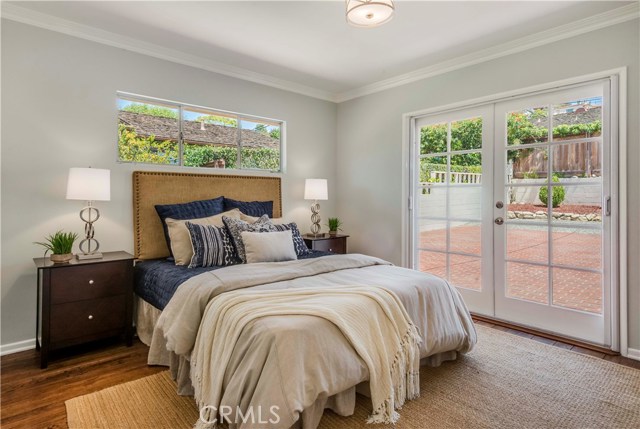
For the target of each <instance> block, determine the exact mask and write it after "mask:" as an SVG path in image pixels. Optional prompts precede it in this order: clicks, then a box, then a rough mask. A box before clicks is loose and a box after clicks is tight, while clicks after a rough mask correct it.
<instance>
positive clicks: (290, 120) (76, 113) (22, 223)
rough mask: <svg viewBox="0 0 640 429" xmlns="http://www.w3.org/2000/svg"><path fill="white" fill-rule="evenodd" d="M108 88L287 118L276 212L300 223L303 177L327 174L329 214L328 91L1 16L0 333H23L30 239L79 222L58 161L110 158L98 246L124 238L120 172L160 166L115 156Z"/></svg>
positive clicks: (28, 323) (127, 217) (28, 328)
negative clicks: (225, 72)
mask: <svg viewBox="0 0 640 429" xmlns="http://www.w3.org/2000/svg"><path fill="white" fill-rule="evenodd" d="M117 90H122V91H129V92H134V93H138V94H144V95H149V96H153V97H159V98H165V99H169V100H176V101H182V102H186V103H191V104H197V105H202V106H209V107H214V108H219V109H225V110H231V111H236V112H241V113H247V114H252V115H258V116H266V117H270V118H277V119H282V120H285V121H287V142H286V144H287V172H286V174H284V175H282V180H283V206H284V215H285V217H286V218H289V219H291V220H294V221H297V222H298V223H299V225H300V227H301V229H302V230H303V232H304V231H306V230H308V227H309V225H310V220H309V218H310V212H309V208H308V202H306V201H304V199H303V188H304V179H305V178H307V177H323V178H327V179H329V196H330V198H331V199H330V200H329V201H325V202H323V204H322V212H323V213H324V215H325V217H326V216H328V215H336V214H337V212H336V211H335V210H334V207H335V201H336V197H335V195H336V189H337V188H336V186H335V180H334V178H335V163H334V159H335V140H336V135H335V130H336V105H335V104H334V103H330V102H325V101H320V100H316V99H313V98H309V97H305V96H301V95H297V94H294V93H291V92H286V91H281V90H277V89H273V88H270V87H266V86H262V85H257V84H253V83H249V82H246V81H242V80H237V79H233V78H230V77H225V76H221V75H217V74H214V73H210V72H207V71H203V70H199V69H195V68H190V67H186V66H182V65H178V64H175V63H171V62H167V61H162V60H158V59H155V58H151V57H147V56H144V55H139V54H135V53H131V52H129V51H125V50H121V49H116V48H112V47H108V46H105V45H101V44H97V43H93V42H89V41H86V40H82V39H78V38H74V37H69V36H65V35H62V34H60V33H55V32H51V31H47V30H42V29H39V28H36V27H32V26H27V25H23V24H18V23H15V22H13V21H8V20H2V249H3V252H2V287H1V290H2V303H1V311H2V331H1V334H2V344H3V345H4V344H10V343H14V342H18V341H23V340H28V339H31V338H34V336H35V320H36V313H35V306H36V271H35V266H34V265H33V262H32V261H31V258H33V257H38V256H42V248H40V247H39V246H35V245H33V244H32V242H33V241H39V240H41V239H42V238H43V237H44V236H45V235H46V234H49V233H51V232H54V231H56V230H57V229H60V228H63V229H66V230H72V231H76V232H78V233H79V234H82V232H83V224H82V222H81V221H80V219H79V218H78V212H79V210H80V208H82V202H81V201H67V200H65V191H66V180H67V172H68V169H69V167H84V166H93V167H98V168H109V169H111V177H112V179H111V187H112V189H111V201H108V202H98V203H97V205H98V207H99V209H100V211H101V214H102V217H101V219H100V220H99V221H98V222H97V223H96V224H95V227H96V238H98V240H100V243H101V246H102V248H103V249H104V250H119V249H123V250H128V251H132V250H133V249H132V248H133V229H132V228H133V227H132V205H131V198H132V197H131V172H132V171H134V170H139V169H145V170H160V169H162V168H161V167H158V166H147V165H133V164H119V163H117V162H116V156H117V150H116V144H117V128H116V123H117V117H116V115H117V109H116V91H117ZM188 170H189V171H198V170H197V169H188ZM200 171H202V170H200Z"/></svg>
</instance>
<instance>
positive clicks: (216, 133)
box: [118, 93, 284, 172]
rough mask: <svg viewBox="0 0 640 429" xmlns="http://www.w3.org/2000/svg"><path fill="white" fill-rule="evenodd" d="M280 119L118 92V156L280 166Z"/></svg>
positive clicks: (189, 164) (170, 162) (262, 167)
mask: <svg viewBox="0 0 640 429" xmlns="http://www.w3.org/2000/svg"><path fill="white" fill-rule="evenodd" d="M283 127H284V122H283V121H278V120H273V119H267V118H260V117H255V116H249V115H243V114H238V113H231V112H225V111H221V110H215V109H209V108H205V107H197V106H191V105H188V104H182V103H174V102H167V101H161V100H157V99H154V98H146V97H141V96H137V95H136V96H133V95H130V94H124V93H118V160H119V161H121V162H139V163H151V164H168V165H176V166H185V167H204V168H227V169H240V170H268V171H273V172H280V171H282V156H281V153H282V135H283V132H282V131H283Z"/></svg>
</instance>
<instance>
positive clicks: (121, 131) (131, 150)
mask: <svg viewBox="0 0 640 429" xmlns="http://www.w3.org/2000/svg"><path fill="white" fill-rule="evenodd" d="M118 156H119V159H120V160H122V161H130V162H149V163H153V164H177V163H178V143H176V142H174V141H171V140H165V141H161V140H156V138H155V136H149V137H139V136H138V134H136V132H135V131H134V130H132V129H131V128H130V127H127V126H126V125H124V124H118Z"/></svg>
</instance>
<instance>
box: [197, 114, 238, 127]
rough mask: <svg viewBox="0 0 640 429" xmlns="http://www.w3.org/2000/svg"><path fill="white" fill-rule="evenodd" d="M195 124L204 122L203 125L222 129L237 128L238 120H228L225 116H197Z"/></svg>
mask: <svg viewBox="0 0 640 429" xmlns="http://www.w3.org/2000/svg"><path fill="white" fill-rule="evenodd" d="M195 120H196V122H204V123H205V124H214V125H222V126H223V127H233V128H238V120H237V119H234V118H228V117H226V116H217V115H202V116H198V117H197V118H196V119H195Z"/></svg>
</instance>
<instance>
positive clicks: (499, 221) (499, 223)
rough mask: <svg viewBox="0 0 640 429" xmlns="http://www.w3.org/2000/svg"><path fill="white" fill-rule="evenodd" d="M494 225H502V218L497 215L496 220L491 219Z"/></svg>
mask: <svg viewBox="0 0 640 429" xmlns="http://www.w3.org/2000/svg"><path fill="white" fill-rule="evenodd" d="M493 222H494V223H495V224H496V225H502V224H503V223H504V219H502V218H501V217H497V218H496V220H494V221H493Z"/></svg>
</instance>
